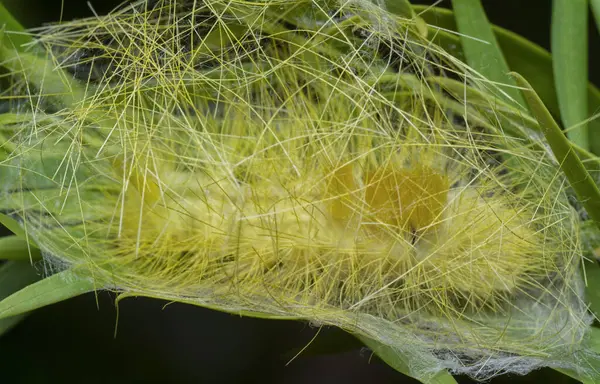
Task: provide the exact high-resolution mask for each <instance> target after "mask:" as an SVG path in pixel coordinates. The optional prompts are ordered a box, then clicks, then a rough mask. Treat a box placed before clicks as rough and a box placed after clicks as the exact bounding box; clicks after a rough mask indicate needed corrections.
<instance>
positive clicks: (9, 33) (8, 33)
mask: <svg viewBox="0 0 600 384" xmlns="http://www.w3.org/2000/svg"><path fill="white" fill-rule="evenodd" d="M1 26H3V27H4V31H5V37H7V38H8V40H9V41H10V43H11V44H10V45H11V46H13V47H14V48H16V49H18V50H22V49H23V48H22V45H24V44H28V43H31V42H32V41H33V38H32V37H31V35H30V34H28V33H27V32H26V31H25V28H24V27H23V26H22V25H21V23H19V22H18V21H17V19H15V18H14V17H13V15H12V14H11V13H10V12H9V11H8V9H6V7H5V6H4V5H3V4H2V3H0V27H1Z"/></svg>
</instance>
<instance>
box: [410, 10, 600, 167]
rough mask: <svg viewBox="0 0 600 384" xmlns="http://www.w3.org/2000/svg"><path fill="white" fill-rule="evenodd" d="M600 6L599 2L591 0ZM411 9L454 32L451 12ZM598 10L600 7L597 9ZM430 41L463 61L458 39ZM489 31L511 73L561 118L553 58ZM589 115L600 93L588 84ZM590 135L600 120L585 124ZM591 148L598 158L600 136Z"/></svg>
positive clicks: (446, 35)
mask: <svg viewBox="0 0 600 384" xmlns="http://www.w3.org/2000/svg"><path fill="white" fill-rule="evenodd" d="M594 1H596V2H598V3H600V0H594ZM413 8H414V9H415V11H416V12H417V13H418V14H419V16H420V17H422V18H423V19H424V20H425V21H426V22H427V23H429V24H430V25H431V26H437V27H439V28H444V29H446V30H449V31H456V29H457V28H456V22H455V20H454V15H453V13H452V11H449V10H447V9H443V8H438V7H427V6H419V5H414V6H413ZM599 8H600V6H599ZM430 30H432V31H433V32H432V33H430V35H431V36H432V40H433V41H434V42H435V43H436V44H439V45H440V46H441V47H443V48H444V49H445V50H446V51H448V52H449V53H451V54H453V55H454V56H456V57H457V58H459V59H461V60H464V59H465V58H464V55H463V52H462V49H461V41H460V39H459V37H458V36H457V35H454V34H452V33H450V32H445V31H436V30H435V28H430ZM492 30H493V32H494V35H495V36H496V39H497V41H498V44H499V45H500V48H501V49H502V52H503V53H504V57H505V58H506V62H507V63H508V66H509V68H510V70H511V71H514V72H518V73H520V74H521V75H522V76H523V77H524V78H525V79H527V81H528V82H529V84H531V86H532V87H533V89H534V90H535V91H536V92H537V94H538V95H539V96H540V97H541V99H542V101H543V102H544V104H545V105H546V106H547V107H548V109H549V110H550V112H552V115H553V116H555V117H556V118H557V119H560V118H561V114H560V109H559V107H558V100H557V96H556V88H555V86H554V81H553V78H554V75H553V69H552V56H551V55H550V53H549V52H548V51H547V50H545V49H544V48H542V47H540V46H539V45H537V44H534V43H532V42H531V41H529V40H527V39H525V38H523V37H522V36H519V35H517V34H516V33H513V32H511V31H509V30H506V29H503V28H500V27H498V26H492ZM587 92H588V96H587V97H588V113H589V115H593V114H595V113H597V112H598V111H599V110H600V90H598V88H596V87H595V86H594V85H593V84H591V83H588V84H587ZM588 129H589V131H590V132H600V119H595V120H591V121H589V122H588ZM589 140H590V147H591V150H592V152H594V153H595V154H597V155H600V135H598V134H596V135H590V137H589Z"/></svg>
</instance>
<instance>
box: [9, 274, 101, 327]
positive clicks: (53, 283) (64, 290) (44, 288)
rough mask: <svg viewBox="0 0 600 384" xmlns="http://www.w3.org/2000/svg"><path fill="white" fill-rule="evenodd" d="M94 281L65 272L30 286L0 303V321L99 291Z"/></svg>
mask: <svg viewBox="0 0 600 384" xmlns="http://www.w3.org/2000/svg"><path fill="white" fill-rule="evenodd" d="M101 288H102V287H98V286H97V285H96V283H94V281H92V280H91V279H87V278H81V277H79V276H77V275H76V274H75V273H73V271H71V270H66V271H63V272H60V273H57V274H55V275H52V276H50V277H47V278H45V279H43V280H40V281H38V282H37V283H34V284H31V285H29V286H27V287H25V288H23V289H21V290H20V291H17V292H15V293H13V294H12V295H10V296H8V297H7V298H5V299H4V300H2V301H0V319H5V318H8V317H11V316H15V315H20V314H22V313H27V312H29V311H32V310H34V309H38V308H41V307H45V306H47V305H50V304H54V303H58V302H60V301H64V300H67V299H70V298H72V297H75V296H79V295H82V294H84V293H88V292H92V291H95V290H96V289H101Z"/></svg>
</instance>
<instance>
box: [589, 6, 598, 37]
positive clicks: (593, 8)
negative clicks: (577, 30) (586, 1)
mask: <svg viewBox="0 0 600 384" xmlns="http://www.w3.org/2000/svg"><path fill="white" fill-rule="evenodd" d="M590 5H591V7H592V13H593V14H594V19H596V27H597V28H598V31H600V0H590Z"/></svg>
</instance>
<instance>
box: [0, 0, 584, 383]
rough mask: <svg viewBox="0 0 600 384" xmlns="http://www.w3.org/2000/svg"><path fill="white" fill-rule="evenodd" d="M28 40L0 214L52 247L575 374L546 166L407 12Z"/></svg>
mask: <svg viewBox="0 0 600 384" xmlns="http://www.w3.org/2000/svg"><path fill="white" fill-rule="evenodd" d="M429 33H434V31H429ZM38 47H41V48H38V51H33V52H30V53H20V54H17V53H14V52H12V53H11V52H9V51H8V50H6V49H5V52H4V53H3V56H5V63H4V65H5V66H6V67H8V68H11V69H12V72H13V74H12V78H11V79H12V80H11V81H12V83H11V86H10V87H9V88H8V90H7V91H6V92H5V98H6V99H7V100H10V102H11V103H12V107H11V112H8V113H6V114H4V115H3V117H2V120H1V124H2V126H1V128H0V140H1V143H2V146H1V149H2V155H1V162H0V172H1V173H2V177H3V179H4V180H6V181H5V185H4V188H3V189H2V193H1V194H0V210H1V211H2V212H3V213H7V214H9V215H11V216H13V217H15V218H17V219H18V220H19V221H20V222H21V223H22V224H23V226H25V227H26V229H27V230H28V233H30V234H31V236H32V237H33V238H34V239H35V241H36V243H38V244H39V245H40V247H41V248H42V250H43V251H44V254H45V257H46V260H47V262H49V263H56V264H57V265H61V266H62V267H63V268H69V269H72V270H73V271H75V272H77V273H78V274H81V275H82V276H86V277H88V278H90V279H93V280H94V281H97V282H98V285H99V286H102V287H106V288H107V289H112V290H116V291H118V292H123V293H127V294H130V295H142V296H151V297H159V298H167V299H169V300H174V301H183V302H189V303H193V304H197V305H202V306H206V307H209V308H214V309H218V310H223V311H228V312H233V313H243V314H249V315H256V316H264V317H270V318H298V319H304V320H307V321H311V322H314V323H317V324H325V325H334V326H338V327H341V328H343V329H345V330H348V331H350V332H352V333H355V334H359V335H363V336H366V337H369V338H372V339H374V340H377V341H378V342H381V343H383V344H385V345H388V346H391V347H393V348H394V349H395V350H397V351H398V352H399V353H403V354H405V355H407V356H411V357H412V359H411V361H412V363H411V367H410V368H411V371H413V372H417V373H420V374H431V373H435V372H436V371H437V370H439V369H444V368H447V369H450V370H452V371H453V372H457V373H465V374H469V375H472V376H473V377H477V378H489V377H491V376H493V375H495V374H498V373H501V372H518V373H524V372H527V371H528V370H531V369H535V368H537V367H539V366H561V367H564V366H567V367H571V368H575V369H584V367H581V366H580V363H579V362H580V356H579V355H578V353H579V352H578V351H579V346H580V345H581V343H582V342H583V340H584V339H585V334H586V330H587V327H588V326H589V323H590V321H591V320H590V317H589V315H588V314H587V312H586V305H585V303H584V302H583V300H582V293H581V292H582V279H581V277H580V275H579V263H580V254H581V250H580V244H579V239H578V226H579V221H578V217H577V213H576V212H575V211H574V210H573V208H572V207H571V206H570V204H569V201H568V197H567V194H566V192H565V190H566V187H565V183H566V181H565V179H564V177H563V176H562V175H561V174H560V170H559V167H558V164H556V161H555V159H554V158H553V157H552V155H551V153H550V152H549V151H548V150H547V149H546V147H545V146H544V145H543V143H541V142H540V139H538V138H537V137H536V136H535V135H533V134H530V132H531V131H530V130H529V128H530V127H531V126H534V125H536V124H537V123H536V122H535V120H533V119H532V118H531V117H529V116H528V115H527V113H526V112H523V110H521V109H519V108H518V105H516V104H513V103H511V102H509V101H502V100H501V99H499V98H498V97H497V95H498V93H502V87H501V86H498V85H495V84H492V83H490V82H488V81H486V80H485V79H484V78H482V77H481V76H479V75H478V74H477V73H476V72H475V71H473V70H472V69H470V68H469V67H468V66H466V65H465V64H464V63H461V62H460V61H459V60H457V59H455V58H454V57H452V56H451V55H449V54H448V53H446V52H444V51H443V50H442V49H441V48H440V47H437V46H436V45H435V44H433V43H432V42H431V40H430V39H428V37H427V36H425V34H424V33H423V31H422V29H420V28H419V27H418V25H417V23H416V22H415V19H410V18H406V17H403V16H402V15H397V14H394V13H391V12H389V11H388V10H386V8H385V7H384V6H381V5H379V4H377V3H373V2H370V1H349V2H338V1H319V0H305V1H301V0H288V1H274V0H265V1H258V2H249V1H244V0H234V1H224V0H204V1H176V0H156V1H151V2H144V1H142V2H135V3H133V4H131V5H128V6H123V7H121V8H119V9H118V10H116V11H115V12H113V13H111V14H109V15H107V16H102V17H95V18H92V19H86V20H78V21H73V22H67V23H63V24H59V25H55V26H48V27H45V28H44V29H43V30H41V31H39V35H38ZM40 63H42V64H43V65H40ZM15 100H16V101H15Z"/></svg>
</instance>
